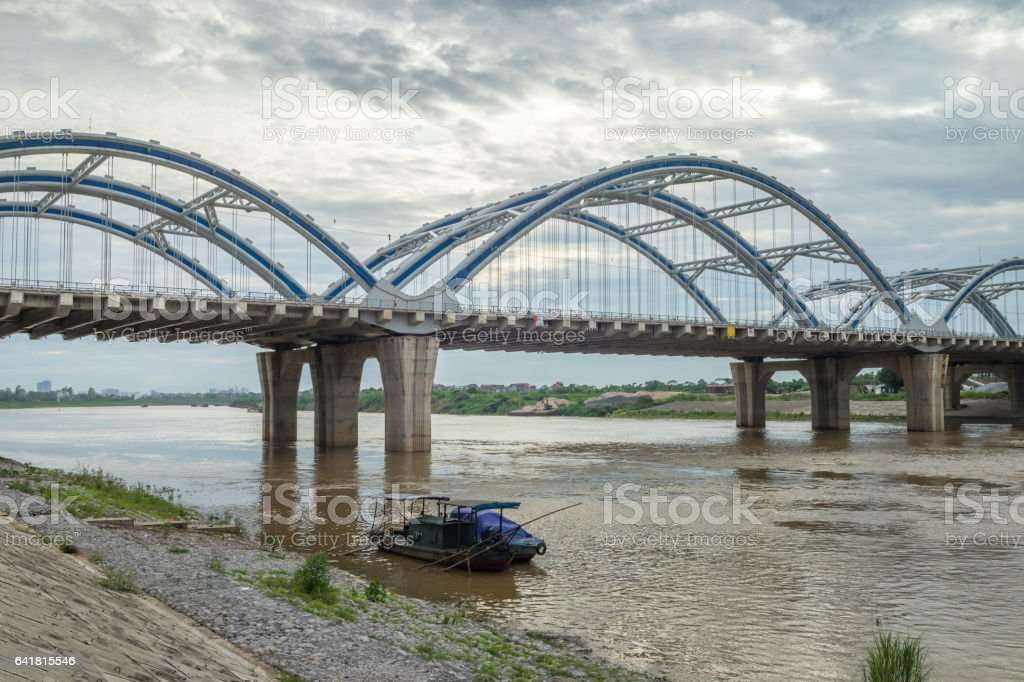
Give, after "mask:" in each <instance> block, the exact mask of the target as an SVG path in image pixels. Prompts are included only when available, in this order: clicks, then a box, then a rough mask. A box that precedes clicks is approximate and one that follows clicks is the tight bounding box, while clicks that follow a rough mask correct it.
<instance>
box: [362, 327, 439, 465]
mask: <svg viewBox="0 0 1024 682" xmlns="http://www.w3.org/2000/svg"><path fill="white" fill-rule="evenodd" d="M376 344H377V361H378V362H379V363H380V374H381V380H382V381H383V383H384V448H385V450H387V451H389V452H429V451H430V394H431V390H432V388H433V385H434V369H435V368H436V367H437V350H438V345H439V344H438V340H437V337H435V336H393V337H389V338H386V339H381V340H380V341H377V342H376Z"/></svg>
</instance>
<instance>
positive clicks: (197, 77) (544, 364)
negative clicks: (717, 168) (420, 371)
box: [0, 0, 1024, 390]
mask: <svg viewBox="0 0 1024 682" xmlns="http://www.w3.org/2000/svg"><path fill="white" fill-rule="evenodd" d="M815 5H816V4H815V3H797V2H778V3H765V2H749V3H745V2H734V3H728V4H722V3H705V4H704V5H703V6H702V5H701V3H676V2H657V1H650V2H635V3H630V2H610V3H604V2H581V3H549V2H530V1H527V2H519V3H497V2H494V3H489V2H466V3H449V2H433V3H431V2H415V3H402V2H393V3H379V6H373V7H371V6H368V3H339V2H330V3H328V2H324V3H315V2H290V3H282V2H276V1H275V2H264V1H255V2H254V1H251V0H247V1H245V2H243V1H241V0H235V1H232V0H222V1H220V2H217V3H210V4H209V5H206V6H203V5H202V3H193V2H161V1H159V0H158V1H154V2H147V3H140V4H138V5H136V6H132V4H131V3H126V2H107V1H105V0H89V1H88V2H67V1H63V2H47V1H40V0H36V1H35V2H31V3H10V2H8V3H3V4H0V56H2V63H3V64H4V67H5V68H4V77H3V79H2V81H0V89H2V90H6V91H10V92H13V93H24V92H26V91H28V90H31V89H37V88H38V89H43V90H49V89H50V87H51V81H52V79H55V78H56V79H57V82H58V86H57V87H58V88H59V90H60V91H62V92H67V91H71V90H76V91H77V93H76V94H75V95H74V96H73V98H72V99H71V100H70V101H69V102H68V106H69V107H70V109H72V110H73V115H67V112H61V117H60V118H59V119H58V120H52V121H51V120H42V121H40V120H32V119H28V118H26V117H24V116H23V115H22V113H21V112H13V113H10V112H9V113H8V115H7V116H6V117H4V118H0V128H10V129H25V130H34V129H40V128H59V127H68V128H73V129H77V130H90V129H91V130H93V131H96V132H104V131H117V132H118V133H119V134H121V135H124V136H132V137H140V138H144V139H151V138H152V139H159V140H161V141H162V142H163V143H164V144H169V145H172V146H175V147H179V148H183V149H186V150H190V151H199V152H201V153H202V154H203V156H204V157H205V158H208V159H211V160H214V161H217V162H219V163H221V164H223V165H225V166H228V167H232V168H238V169H241V170H242V171H243V173H245V174H246V175H247V176H248V177H250V178H252V179H254V180H256V181H257V182H260V183H261V184H263V185H265V186H269V187H273V188H274V189H276V190H277V191H278V192H280V194H281V196H283V197H286V198H287V199H288V200H290V201H291V202H292V203H293V204H296V205H297V206H299V207H300V208H302V209H303V210H305V211H308V212H310V213H312V214H313V215H315V216H317V218H318V219H321V221H322V222H324V223H330V224H332V225H336V228H337V232H336V234H337V236H338V238H339V239H341V240H343V241H345V242H347V243H348V244H349V245H350V246H351V247H352V249H353V250H354V251H355V252H356V253H357V254H359V255H367V254H369V253H371V252H372V251H373V250H374V249H375V248H376V247H377V246H379V245H381V244H382V243H384V242H385V241H386V240H387V236H388V235H393V236H394V235H398V234H401V233H403V232H406V231H408V230H409V229H411V228H413V227H416V226H418V225H420V224H422V223H424V222H426V221H428V220H432V219H434V218H436V217H438V216H441V215H443V214H445V213H448V212H452V211H457V210H461V209H462V208H464V207H467V206H471V205H477V204H481V203H485V202H487V201H490V200H494V199H498V198H502V197H504V196H507V195H508V194H510V193H512V192H515V191H519V190H521V189H527V188H530V187H534V186H537V185H540V184H545V183H548V182H552V181H557V180H561V179H565V178H569V177H573V176H577V175H581V174H584V173H587V172H589V171H592V170H595V169H597V168H599V167H602V166H605V165H609V164H611V163H617V162H619V161H622V160H624V159H630V158H638V157H641V156H644V155H647V154H660V153H667V152H676V153H680V154H683V153H690V152H696V153H700V154H717V155H720V156H723V157H724V158H728V159H737V160H739V161H741V162H743V163H748V164H750V165H754V166H757V167H759V168H760V169H762V170H765V171H767V172H769V173H770V174H772V175H775V176H778V177H779V178H781V179H783V180H785V181H786V182H787V183H789V184H791V185H794V186H795V187H796V188H797V189H798V190H800V191H801V192H802V193H804V194H805V195H807V196H809V197H812V198H813V199H814V200H815V202H816V203H817V205H819V206H822V207H824V208H825V210H827V211H828V212H830V213H831V215H832V217H833V218H834V219H835V220H836V221H837V222H839V223H840V224H841V225H842V226H843V227H845V228H846V229H847V231H848V232H850V233H851V234H852V235H853V236H854V238H855V239H856V240H857V241H858V242H859V243H860V244H861V245H862V246H864V247H865V248H866V249H867V251H868V253H869V254H870V255H871V256H872V257H873V258H874V260H875V261H876V262H877V263H878V264H879V265H880V266H882V268H883V269H884V270H885V271H887V272H898V271H901V270H904V269H907V268H911V267H922V266H933V265H934V266H950V265H957V264H970V263H976V262H978V259H979V257H980V258H981V259H983V260H986V261H991V260H996V259H999V258H1002V257H1006V256H1011V255H1017V254H1024V237H1022V236H1021V234H1020V230H1019V229H1018V221H1017V219H1018V216H1019V215H1020V213H1021V209H1022V208H1024V202H1022V200H1021V196H1020V185H1021V180H1022V171H1021V167H1020V158H1021V151H1022V149H1024V134H1022V133H1021V132H1020V131H1021V130H1022V129H1024V120H1022V118H1021V117H1020V116H1019V115H1018V114H1022V113H1024V112H1020V111H1017V112H1015V111H1013V110H1011V107H1010V103H1011V102H1010V100H1012V97H1011V96H1009V95H1008V96H1007V97H1004V98H1003V99H1002V101H1001V102H998V103H996V104H992V103H986V104H985V106H984V107H983V108H982V109H981V111H980V114H981V115H980V116H979V117H977V118H972V117H971V115H968V114H964V113H963V111H961V113H959V114H958V113H957V112H955V111H954V112H953V113H952V114H950V112H949V111H948V110H947V109H948V107H947V103H948V101H949V100H950V98H951V96H950V95H949V87H948V84H949V83H956V82H963V81H962V79H964V78H975V79H979V80H978V81H977V82H980V83H981V84H982V87H985V86H987V85H990V84H996V85H997V86H998V87H999V88H1003V89H1005V90H1007V91H1008V93H1009V94H1010V95H1012V93H1014V92H1016V91H1017V90H1020V89H1022V88H1024V69H1022V68H1021V67H1022V66H1024V59H1022V57H1021V55H1022V54H1024V15H1022V10H1021V9H1020V7H1019V6H1017V5H1016V4H1015V3H1009V2H1007V3H989V4H980V3H965V2H957V3H951V4H948V5H945V6H943V5H938V4H935V3H894V2H861V3H849V7H846V8H832V9H829V8H824V7H817V6H815ZM288 78H291V79H296V82H299V83H302V84H309V83H311V82H316V83H317V84H318V85H319V86H320V87H322V88H324V89H326V90H328V91H333V90H339V89H341V90H348V91H351V92H354V93H357V94H364V93H368V92H371V91H374V90H376V89H384V90H390V89H391V88H392V83H393V80H394V79H398V83H399V86H398V87H399V90H400V92H405V93H408V91H412V90H415V91H418V92H416V93H415V94H414V95H413V96H412V97H411V99H410V100H409V106H410V107H411V111H412V112H413V113H414V115H410V114H409V112H406V111H403V112H402V115H400V116H397V117H395V118H389V119H385V120H380V119H376V118H372V117H370V116H366V115H364V114H362V113H357V114H356V115H354V116H352V117H348V118H340V117H339V116H337V115H335V116H333V117H331V116H329V117H328V118H327V119H326V120H324V119H316V118H315V117H313V116H311V115H310V112H309V111H308V110H304V111H303V112H302V113H301V114H300V115H299V116H298V117H295V118H289V117H287V116H281V115H280V114H281V112H280V110H278V111H276V112H273V111H272V112H271V113H269V114H268V113H267V96H268V95H267V93H268V88H267V87H265V84H266V83H280V82H284V81H282V79H288ZM622 79H635V80H637V81H639V82H642V83H645V84H650V83H654V82H656V83H657V84H658V85H659V87H663V88H664V89H666V90H668V91H679V90H683V89H686V90H690V91H693V92H696V93H706V92H708V91H709V90H712V89H716V88H721V89H725V90H729V91H731V92H735V93H736V94H738V95H739V96H740V98H741V99H742V97H743V96H744V95H745V96H746V97H747V100H746V101H747V102H748V103H749V105H750V107H751V111H753V112H755V113H756V117H755V116H753V115H751V113H750V111H744V110H742V109H741V110H740V111H738V112H737V111H733V112H732V113H731V114H730V116H729V117H728V118H726V119H716V118H710V117H707V116H705V115H703V114H700V115H697V116H695V117H693V118H685V119H683V118H680V117H679V116H676V117H672V116H671V115H670V116H669V118H668V119H661V118H658V117H657V115H656V114H657V113H658V111H657V109H654V110H653V111H652V108H651V107H648V108H647V109H646V110H645V111H644V112H643V114H642V116H641V117H640V118H639V119H629V118H624V117H622V116H618V115H613V116H609V115H608V102H607V98H608V96H609V95H608V88H607V84H608V83H613V84H614V83H616V82H621V81H622ZM736 88H738V90H737V89H736ZM271 89H272V88H271ZM751 93H753V94H751ZM953 103H954V105H955V107H958V106H961V105H966V107H967V108H968V109H970V108H971V107H972V105H971V104H970V102H965V101H964V100H963V98H954V102H953ZM1017 104H1018V105H1019V107H1018V108H1019V109H1024V104H1021V103H1020V102H1019V101H1017ZM278 105H281V101H280V100H277V101H271V102H270V106H271V108H274V107H275V106H278ZM1002 111H1008V113H1007V114H1006V116H1005V118H1000V114H1001V112H1002ZM638 123H639V124H643V125H644V126H645V127H646V129H654V130H658V129H662V128H664V129H666V131H667V132H665V133H664V134H662V135H661V138H660V139H653V140H644V139H634V138H633V136H632V135H631V134H630V131H631V129H632V127H633V126H634V125H636V124H638ZM318 125H326V126H327V127H329V128H334V129H342V130H344V129H345V128H346V127H349V128H351V129H355V130H357V131H364V132H365V131H367V130H373V131H377V132H376V133H373V134H374V135H377V136H379V135H381V134H385V133H387V131H390V133H395V132H396V131H400V132H399V133H398V134H401V135H404V136H406V137H407V138H411V139H404V140H399V141H390V142H388V141H382V140H380V139H371V140H359V139H343V137H344V135H339V138H338V139H333V140H332V139H329V138H328V139H313V140H298V139H294V137H293V135H294V131H295V129H296V127H297V126H304V127H306V128H310V127H312V128H314V129H315V127H316V126H318ZM688 126H690V127H697V128H701V129H705V130H709V129H714V130H719V131H732V132H736V131H742V132H741V135H742V136H743V137H744V138H745V139H742V140H730V139H729V138H728V135H727V134H725V133H723V134H721V135H719V136H718V137H719V139H716V140H711V141H709V140H689V139H686V135H685V130H686V129H687V127H688ZM979 126H981V127H982V129H983V132H985V133H986V134H989V135H994V136H995V137H996V139H976V135H978V134H979V133H977V129H978V127H979ZM281 131H283V133H282V132H281ZM382 131H384V132H382ZM622 131H625V133H623V132H622ZM672 131H675V133H673V132H672ZM679 131H684V132H683V134H682V135H681V136H680V135H679ZM390 133H387V134H390ZM282 134H283V138H282V139H277V138H276V136H277V135H282ZM366 134H369V133H366ZM673 135H675V137H673ZM960 135H964V139H959V136H960ZM268 138H269V139H268ZM335 221H336V222H335ZM3 343H4V344H5V345H6V350H7V352H5V353H3V355H2V356H0V358H2V359H0V375H2V376H0V385H14V384H18V383H20V384H23V385H32V384H34V383H35V382H36V381H37V380H39V379H42V378H51V379H53V380H54V381H55V382H56V383H58V384H60V385H64V384H72V385H74V386H75V387H76V388H84V387H86V386H89V385H93V386H96V387H97V388H101V387H106V386H117V387H119V388H123V389H132V390H148V389H164V390H171V389H202V388H207V387H211V386H247V387H255V386H256V385H257V380H256V372H255V362H254V360H253V357H252V355H253V351H252V349H249V348H242V347H240V348H222V347H189V346H173V347H167V346H158V345H148V346H147V345H128V344H124V343H117V344H98V343H95V342H92V341H79V342H74V343H70V342H63V341H60V340H48V341H39V342H29V341H27V340H23V339H8V340H5V341H4V342H3ZM112 367H116V368H118V371H112V370H111V368H112ZM725 373H726V368H725V362H724V361H708V360H687V359H657V360H656V359H643V358H629V359H623V358H613V357H608V358H573V357H571V356H557V355H547V356H534V355H523V354H516V355H509V356H503V355H497V354H482V353H477V354H473V353H457V354H456V353H449V354H442V359H441V363H440V367H439V373H438V377H437V379H438V381H441V382H445V383H464V382H469V381H478V382H510V381H532V382H535V383H538V384H540V383H549V382H551V381H554V380H558V379H561V380H563V381H567V382H568V381H578V382H589V383H604V382H628V381H633V380H645V379H648V378H677V379H687V378H698V377H705V378H713V377H716V376H721V375H723V374H725ZM596 377H601V379H600V380H599V379H596ZM375 381H377V378H376V377H375V376H374V371H373V370H370V371H368V376H367V383H374V382H375Z"/></svg>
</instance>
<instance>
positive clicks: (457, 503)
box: [444, 498, 521, 511]
mask: <svg viewBox="0 0 1024 682" xmlns="http://www.w3.org/2000/svg"><path fill="white" fill-rule="evenodd" d="M445 500H446V501H445V502H444V505H445V506H446V507H458V508H460V509H463V508H465V509H471V510H473V511H483V510H485V509H518V508H519V505H520V504H521V503H519V502H488V501H486V500H449V499H448V498H445Z"/></svg>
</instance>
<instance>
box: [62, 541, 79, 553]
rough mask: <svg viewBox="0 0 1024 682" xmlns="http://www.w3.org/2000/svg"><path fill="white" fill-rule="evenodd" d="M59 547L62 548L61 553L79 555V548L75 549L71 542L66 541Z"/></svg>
mask: <svg viewBox="0 0 1024 682" xmlns="http://www.w3.org/2000/svg"><path fill="white" fill-rule="evenodd" d="M57 546H58V547H59V548H60V551H62V552H64V553H65V554H78V548H77V547H75V545H74V543H72V542H71V541H70V540H64V541H63V542H61V543H60V544H59V545H57Z"/></svg>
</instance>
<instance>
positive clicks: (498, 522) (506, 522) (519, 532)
mask: <svg viewBox="0 0 1024 682" xmlns="http://www.w3.org/2000/svg"><path fill="white" fill-rule="evenodd" d="M472 515H473V511H472V510H471V509H469V508H467V507H460V508H459V509H456V510H455V511H453V512H452V513H451V517H452V518H453V519H460V518H469V517H472ZM488 531H494V532H495V533H506V534H507V535H511V536H512V539H513V541H515V540H519V539H526V538H532V537H533V536H532V535H530V534H529V533H528V532H526V530H525V529H523V528H520V527H519V524H518V523H516V522H515V521H513V520H512V519H510V518H508V517H507V516H506V517H504V518H502V515H501V514H499V513H498V512H495V511H479V512H476V539H477V541H480V540H481V539H483V537H484V534H485V533H487V532H488Z"/></svg>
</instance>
